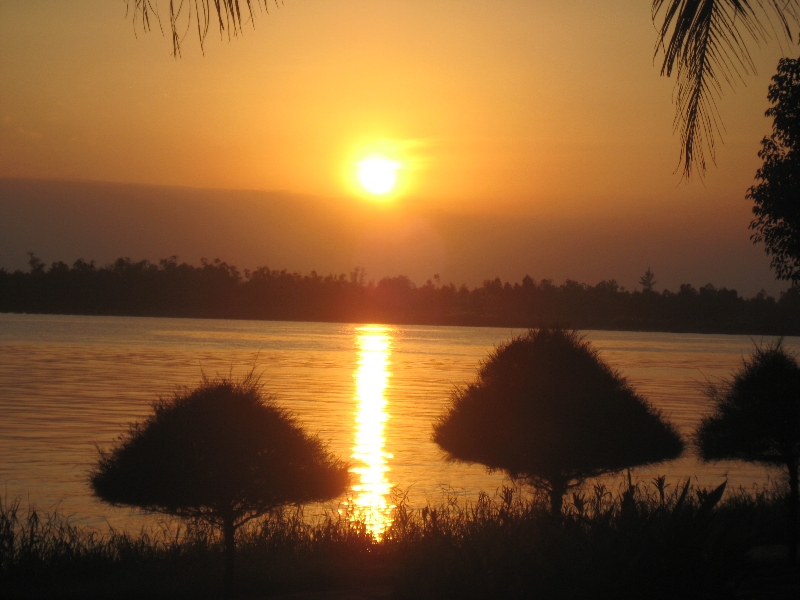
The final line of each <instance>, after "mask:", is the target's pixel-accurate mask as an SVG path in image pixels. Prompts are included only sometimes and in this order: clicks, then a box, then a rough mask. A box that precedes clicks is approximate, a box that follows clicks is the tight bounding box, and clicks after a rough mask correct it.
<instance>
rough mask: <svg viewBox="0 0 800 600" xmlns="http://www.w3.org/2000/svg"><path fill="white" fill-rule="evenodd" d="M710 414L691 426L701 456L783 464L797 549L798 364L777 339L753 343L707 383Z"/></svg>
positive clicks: (799, 497)
mask: <svg viewBox="0 0 800 600" xmlns="http://www.w3.org/2000/svg"><path fill="white" fill-rule="evenodd" d="M706 393H707V395H708V397H709V398H710V399H711V400H713V401H714V409H713V412H712V413H711V414H709V415H708V416H706V417H704V418H703V420H702V422H701V423H700V426H699V427H698V429H697V431H696V432H695V444H696V446H697V448H698V450H699V453H700V456H701V457H702V459H703V460H706V461H716V460H743V461H746V462H756V463H761V464H765V465H768V466H778V467H783V468H784V469H785V471H786V475H787V477H788V480H789V497H788V503H789V514H790V523H791V540H790V541H791V543H792V547H793V554H794V553H796V552H797V541H798V531H799V530H798V525H799V524H798V511H800V491H798V466H800V365H799V364H798V362H797V359H796V358H795V357H794V356H792V355H791V354H789V353H788V352H787V351H786V349H785V348H784V347H783V345H782V344H781V342H780V341H778V342H777V343H776V344H773V345H769V346H766V347H760V346H757V347H756V348H755V350H754V352H753V354H752V356H750V357H749V358H747V359H745V360H744V361H743V364H742V366H741V368H740V369H739V370H738V371H736V373H734V374H733V376H732V378H731V379H729V380H726V381H723V382H721V383H719V384H714V383H711V384H709V385H708V386H707V390H706Z"/></svg>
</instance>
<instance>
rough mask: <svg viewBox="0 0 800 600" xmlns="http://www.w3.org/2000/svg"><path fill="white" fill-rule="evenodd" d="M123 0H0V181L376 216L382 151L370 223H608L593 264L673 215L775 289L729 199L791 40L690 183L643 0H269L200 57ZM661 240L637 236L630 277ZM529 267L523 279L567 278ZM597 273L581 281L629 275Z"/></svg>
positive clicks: (757, 282)
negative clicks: (373, 172) (642, 251)
mask: <svg viewBox="0 0 800 600" xmlns="http://www.w3.org/2000/svg"><path fill="white" fill-rule="evenodd" d="M160 5H161V11H162V17H163V16H165V13H166V8H167V2H164V1H162V2H161V3H160ZM125 12H126V3H125V2H124V0H120V1H118V2H108V1H107V0H71V1H70V2H57V1H54V0H26V1H25V2H13V1H6V0H0V177H5V178H30V179H66V180H90V181H104V182H126V183H134V184H149V185H166V186H188V187H194V188H217V189H235V190H264V191H282V192H287V193H289V194H299V195H305V196H312V197H314V198H317V199H318V203H320V204H324V205H326V206H327V207H329V208H332V209H333V210H335V208H336V206H337V204H338V203H346V204H347V206H348V209H347V210H348V211H349V210H351V208H352V206H356V207H357V206H358V204H359V203H363V205H364V207H365V211H374V210H376V207H375V206H369V203H370V202H373V201H371V200H369V199H367V198H359V197H358V194H357V193H356V192H355V190H354V187H353V185H352V180H353V173H354V169H355V163H356V162H357V160H358V158H359V157H361V156H363V155H364V154H365V153H368V152H370V151H373V150H376V149H377V150H382V151H386V152H388V153H390V154H392V155H393V157H395V158H397V160H398V161H399V162H400V164H401V169H400V172H399V178H400V193H399V194H398V196H397V197H396V198H394V199H392V200H391V202H389V203H387V204H386V205H384V206H381V207H379V209H380V210H383V211H385V214H386V215H391V214H392V211H401V212H402V213H403V214H406V215H407V214H409V213H413V212H414V211H419V212H420V214H423V213H424V214H431V212H432V211H433V212H437V211H438V212H439V213H443V214H444V213H446V214H448V215H453V220H457V219H458V218H462V217H463V218H467V217H469V218H472V219H481V218H485V219H493V218H497V219H501V218H502V219H513V218H516V217H518V218H519V219H520V220H524V221H525V222H529V223H537V222H539V223H541V224H543V225H544V224H546V223H552V222H555V221H558V222H569V221H570V220H575V219H578V220H582V221H587V220H588V221H591V220H592V219H595V220H596V222H597V223H598V227H601V226H603V227H608V224H609V223H614V222H619V223H624V224H625V227H623V228H622V229H621V230H616V231H615V232H614V234H613V235H611V236H609V239H608V240H607V242H606V243H607V248H608V251H609V256H615V255H617V254H619V252H620V249H621V248H622V247H623V245H620V239H621V238H625V237H626V236H627V238H628V239H627V241H626V243H627V244H628V245H627V246H624V247H626V248H627V247H629V246H630V238H631V235H633V233H634V232H636V231H637V229H639V230H640V231H639V232H638V234H637V235H640V234H641V233H642V231H643V230H647V229H649V230H650V231H651V232H653V233H654V236H655V237H656V238H659V236H660V238H659V239H661V238H664V239H667V237H670V236H671V237H673V238H674V237H675V236H678V237H680V235H681V234H680V227H679V226H677V225H676V224H679V223H681V222H682V221H683V222H686V223H687V224H690V227H689V228H688V229H687V231H691V232H694V233H692V234H691V235H701V233H698V232H705V233H706V234H707V235H708V238H709V239H713V240H715V242H714V243H715V244H716V245H715V248H716V249H717V250H718V253H717V254H718V256H715V257H714V259H713V260H716V261H718V263H714V264H718V267H719V273H720V279H725V277H727V275H724V274H725V273H734V272H735V271H736V269H737V268H740V269H745V271H746V272H743V273H740V277H739V279H740V280H741V281H747V282H748V283H747V284H741V283H740V284H739V285H740V287H742V286H749V288H752V289H759V288H761V287H769V286H774V285H776V284H774V282H773V278H772V276H771V274H770V272H769V269H768V261H767V259H766V257H764V256H763V251H762V249H761V248H746V246H747V244H749V241H747V238H748V237H749V232H748V231H747V224H748V223H749V221H750V212H749V211H750V206H749V204H748V203H747V202H746V201H745V200H744V194H745V192H746V190H747V188H748V187H749V186H750V185H752V183H753V176H754V174H755V171H756V169H757V168H758V166H759V159H758V157H757V152H758V149H759V142H760V140H761V138H762V137H763V136H764V135H765V134H766V133H767V132H768V131H769V127H770V122H769V120H768V119H766V118H765V117H764V110H765V109H766V108H767V107H768V103H767V101H766V88H767V85H768V84H769V78H770V76H771V75H772V73H773V72H774V69H775V65H776V63H777V59H778V58H779V57H780V56H781V55H782V52H787V53H789V54H792V55H796V54H797V46H790V45H788V44H784V47H783V49H782V48H781V47H780V45H779V44H777V43H772V44H770V45H769V46H767V47H763V48H761V49H759V50H758V51H757V52H756V53H755V56H754V57H755V62H756V65H757V67H758V69H759V73H758V75H757V76H752V77H747V78H746V80H745V83H746V85H742V84H739V85H737V86H736V91H735V92H731V91H730V90H727V89H726V91H725V96H724V98H723V99H722V100H721V101H720V103H719V107H720V112H721V115H722V120H723V123H724V125H725V132H724V134H723V137H724V144H719V145H718V146H717V166H711V167H710V168H709V171H708V173H707V176H706V178H705V180H704V181H701V180H699V179H696V180H692V181H690V182H685V181H682V180H681V176H680V171H679V170H678V172H677V173H676V168H677V167H678V157H679V140H678V137H677V136H676V135H674V134H673V130H672V128H673V117H674V107H673V105H672V90H673V85H674V81H673V80H671V79H666V78H663V77H660V76H659V69H658V66H659V65H660V56H659V57H656V58H655V59H654V57H653V52H654V44H655V40H656V32H655V29H654V27H653V24H652V22H651V17H650V2H649V1H648V0H618V1H615V2H596V1H589V0H572V1H570V0H537V1H534V0H505V1H503V2H493V3H490V2H487V1H486V0H483V1H480V2H479V1H477V0H329V1H323V0H285V2H283V4H281V6H280V8H278V9H274V10H273V9H271V10H270V12H269V14H266V13H263V12H258V13H257V15H256V19H255V28H254V29H251V28H246V30H245V33H244V35H243V36H241V37H239V38H238V39H236V40H234V41H232V42H230V43H229V42H227V41H220V40H219V39H218V37H219V36H218V35H217V34H216V32H215V31H212V33H211V34H210V35H209V38H208V40H207V41H206V45H205V54H204V55H203V54H202V53H201V50H200V47H199V44H198V43H197V41H196V37H195V35H194V32H193V31H189V32H188V33H187V36H186V39H185V41H184V46H183V56H182V58H180V59H177V60H176V59H173V58H172V57H171V56H170V53H171V43H170V39H169V36H162V35H161V33H160V32H159V30H158V27H157V26H156V27H154V31H151V32H150V33H148V34H142V32H141V31H139V32H138V35H135V32H134V29H133V25H132V22H131V20H130V18H127V19H126V17H125ZM109 201H110V202H111V201H113V199H110V200H109ZM365 214H366V213H365ZM370 214H372V213H370ZM617 217H619V218H617ZM662 217H663V218H662ZM440 221H441V219H440ZM666 222H669V226H667V225H664V229H663V230H661V231H659V230H658V229H659V227H660V223H666ZM96 225H97V227H101V228H102V227H103V223H102V222H98V223H97V224H96ZM179 226H180V225H179V224H178V225H176V227H179ZM563 231H564V232H565V233H564V235H568V231H569V228H564V229H563ZM182 233H187V232H182ZM667 234H668V235H667ZM378 235H379V232H378ZM644 237H645V238H646V237H648V236H647V235H645V236H644ZM534 242H535V240H533V241H531V240H526V245H525V248H529V247H530V244H531V243H534ZM465 243H466V242H465ZM470 243H472V244H473V245H474V246H476V247H473V248H472V250H473V253H472V255H473V256H474V255H475V254H476V253H477V254H478V255H485V254H491V252H492V250H491V248H490V247H482V246H481V245H480V243H481V242H480V240H474V241H472V242H470ZM676 243H677V246H678V247H679V246H680V240H679V239H678V240H677V241H676ZM567 246H568V245H567ZM567 246H565V247H567ZM580 246H581V243H580V242H579V241H576V244H575V247H576V250H575V252H576V253H578V252H579V247H580ZM728 248H730V249H731V250H730V251H727V250H726V249H728ZM734 248H735V250H733V249H734ZM15 251H16V250H15ZM520 251H522V246H521V247H520ZM526 251H528V250H526ZM601 251H602V250H601ZM675 251H676V250H675V248H674V247H672V246H668V245H665V246H663V248H661V250H659V249H658V248H651V249H650V250H648V253H649V254H648V255H647V256H643V257H642V260H641V262H642V264H641V269H640V270H641V271H642V272H643V271H644V269H646V268H647V267H648V266H652V268H653V269H654V270H655V271H656V272H658V271H659V268H658V263H657V260H658V256H659V252H662V253H668V252H673V253H674V252H675ZM65 252H66V251H65ZM592 252H593V253H596V252H598V249H597V248H596V247H593V249H592ZM468 254H469V253H463V252H462V253H461V254H458V253H457V252H455V251H452V252H450V255H451V258H450V259H449V260H450V263H452V264H455V262H458V261H459V260H467V258H458V257H459V256H462V255H463V257H466V256H467V255H468ZM537 256H538V255H537ZM726 256H728V257H729V258H728V259H726ZM743 256H746V257H747V258H746V259H744V258H743ZM51 258H52V259H54V260H55V259H64V260H69V259H74V258H76V256H64V257H62V256H53V257H51ZM190 258H191V257H190ZM222 258H225V257H222ZM523 258H524V257H523ZM578 258H579V257H577V255H576V258H575V260H578ZM674 258H675V257H674V256H673V257H670V261H669V264H670V267H669V268H670V269H672V268H675V269H678V270H679V269H680V266H679V265H680V264H683V263H681V262H680V261H677V262H676V261H675V260H674ZM261 259H262V257H260V256H258V257H254V258H253V261H259V260H260V261H261V262H269V261H263V260H261ZM498 260H500V259H499V258H498ZM531 260H532V264H531V267H530V268H529V269H527V271H529V272H537V269H538V271H539V272H540V273H541V275H540V276H545V277H553V278H555V279H557V280H558V279H562V280H563V278H566V277H573V278H576V277H577V275H573V274H571V273H567V272H563V273H562V272H560V271H559V270H558V268H556V267H554V266H552V265H551V264H550V263H547V261H546V260H545V259H542V258H537V259H536V260H538V261H539V262H538V263H536V262H535V261H534V260H533V258H532V259H531ZM682 260H685V266H686V269H689V270H691V268H692V267H691V263H692V262H701V263H702V262H708V261H709V260H711V257H709V256H686V257H684V259H682ZM726 260H728V262H726ZM542 261H544V262H542ZM731 261H736V262H731ZM272 264H274V263H272ZM674 265H678V266H674ZM0 266H1V265H0ZM274 266H276V267H280V266H285V267H287V268H289V269H294V268H299V267H296V266H295V265H291V264H288V265H274ZM349 266H352V265H349ZM520 268H521V267H520ZM486 269H488V271H487V272H490V271H491V267H486ZM548 269H549V272H548ZM495 270H499V268H498V269H495ZM611 270H612V269H611V267H608V268H605V269H598V270H597V271H596V273H595V275H596V276H595V277H594V278H592V276H591V274H589V275H587V278H588V279H589V280H590V281H589V282H591V283H593V282H596V281H597V280H600V279H603V278H611V277H616V278H617V279H620V280H622V281H623V282H625V278H626V277H628V278H630V276H629V275H628V274H627V272H626V273H618V274H615V273H611V272H610V271H611ZM458 272H459V273H467V272H469V266H468V265H461V264H459V266H458ZM515 272H516V271H515ZM662 272H663V269H662ZM687 272H688V271H687ZM383 274H384V273H375V275H376V276H380V275H383ZM385 274H394V273H388V272H387V273H385ZM522 274H524V273H522ZM483 276H485V274H484V273H483V272H481V273H477V272H476V275H475V277H476V278H480V277H483ZM679 276H680V273H673V274H671V275H669V277H675V278H676V280H677V278H679ZM591 279H594V280H595V281H591ZM694 283H696V284H702V283H705V281H701V282H694ZM715 283H717V284H718V285H732V283H731V282H730V281H725V280H717V281H715Z"/></svg>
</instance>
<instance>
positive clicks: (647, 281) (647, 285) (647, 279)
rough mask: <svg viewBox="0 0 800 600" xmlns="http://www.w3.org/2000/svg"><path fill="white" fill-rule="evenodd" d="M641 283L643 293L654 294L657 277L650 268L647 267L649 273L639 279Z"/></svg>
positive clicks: (646, 272)
mask: <svg viewBox="0 0 800 600" xmlns="http://www.w3.org/2000/svg"><path fill="white" fill-rule="evenodd" d="M639 283H640V284H642V291H643V292H648V293H649V292H652V291H654V288H655V285H656V283H657V282H656V275H655V273H653V272H652V271H651V270H650V267H647V271H645V272H644V275H642V276H641V277H640V278H639Z"/></svg>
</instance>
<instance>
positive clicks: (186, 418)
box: [90, 373, 349, 590]
mask: <svg viewBox="0 0 800 600" xmlns="http://www.w3.org/2000/svg"><path fill="white" fill-rule="evenodd" d="M348 480H349V474H348V467H347V465H346V464H345V463H343V462H342V461H341V460H339V459H337V458H335V457H334V456H333V455H332V454H331V453H330V452H329V451H328V450H327V449H326V447H325V446H324V444H323V443H322V442H321V441H320V440H319V439H318V438H317V437H315V436H310V435H308V434H306V433H305V432H304V431H303V429H302V428H301V427H300V425H299V424H298V423H297V422H296V421H295V419H294V418H293V417H292V416H291V415H290V414H289V413H288V412H287V411H285V410H284V409H282V408H279V407H278V406H276V405H275V401H274V398H273V397H272V396H271V395H269V394H266V393H265V392H263V390H262V389H261V385H260V383H259V382H258V379H257V377H255V376H254V375H253V374H252V373H251V374H250V375H248V376H247V377H245V378H243V379H241V380H232V379H229V378H217V379H206V378H204V379H203V382H202V383H201V385H200V386H199V387H197V388H196V389H193V390H185V391H182V392H177V393H175V395H174V396H173V397H172V398H170V399H168V400H165V399H160V400H158V401H157V402H155V403H154V404H153V413H152V414H151V415H150V416H149V417H148V418H147V419H145V420H144V421H142V422H137V423H132V424H131V425H130V427H129V430H128V432H127V433H125V434H124V435H122V436H120V438H119V439H118V440H117V443H116V445H115V446H114V447H113V448H112V449H110V450H100V458H99V461H98V463H97V465H96V466H95V468H94V470H93V471H92V473H91V477H90V483H91V488H92V491H93V492H94V495H95V496H97V497H98V498H100V499H101V500H104V501H106V502H109V503H111V504H113V505H123V506H135V507H139V508H143V509H144V510H147V511H153V512H159V513H165V514H169V515H175V516H178V517H187V518H193V519H200V520H202V521H205V522H207V523H209V524H211V525H213V526H215V527H218V528H220V529H221V530H222V535H223V540H224V546H225V556H226V572H225V584H226V589H228V590H230V589H231V586H232V584H233V568H234V558H235V543H234V536H235V533H236V530H237V529H238V528H239V527H240V526H241V525H243V524H244V523H246V522H248V521H249V520H251V519H254V518H256V517H259V516H261V515H264V514H266V513H268V512H269V511H270V510H272V509H275V508H277V507H279V506H283V505H286V504H295V503H296V504H302V503H306V502H314V501H323V500H329V499H332V498H335V497H336V496H339V495H340V494H342V493H343V492H344V491H345V489H346V487H347V484H348Z"/></svg>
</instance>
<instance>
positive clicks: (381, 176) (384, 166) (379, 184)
mask: <svg viewBox="0 0 800 600" xmlns="http://www.w3.org/2000/svg"><path fill="white" fill-rule="evenodd" d="M357 167H358V175H357V176H358V182H359V183H360V184H361V187H362V188H364V189H365V190H366V191H367V192H369V193H370V194H375V195H376V196H383V195H385V194H388V193H389V192H391V191H392V190H393V189H394V188H395V185H397V170H398V169H399V168H400V163H398V162H395V161H393V160H389V159H388V158H385V157H383V156H369V157H367V158H365V159H363V160H361V161H360V162H359V163H358V165H357Z"/></svg>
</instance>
